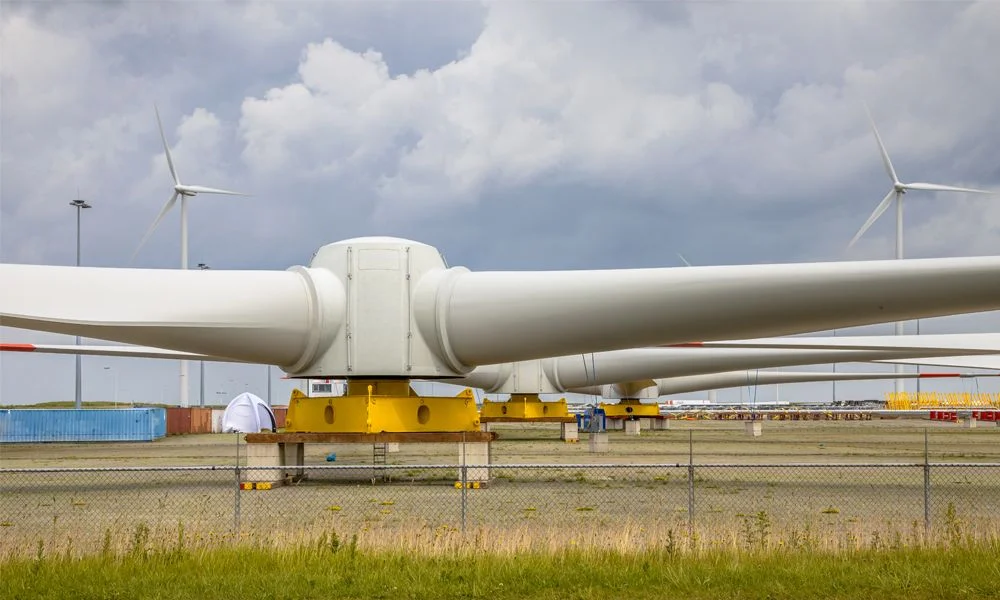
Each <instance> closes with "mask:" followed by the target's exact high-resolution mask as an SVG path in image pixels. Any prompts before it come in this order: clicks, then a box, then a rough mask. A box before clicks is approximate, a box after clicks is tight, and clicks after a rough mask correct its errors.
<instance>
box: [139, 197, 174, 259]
mask: <svg viewBox="0 0 1000 600" xmlns="http://www.w3.org/2000/svg"><path fill="white" fill-rule="evenodd" d="M179 195H180V194H178V193H177V192H174V193H173V195H172V196H170V200H167V203H166V204H164V205H163V209H162V210H160V214H159V215H157V216H156V220H154V221H153V224H152V225H150V227H149V229H148V230H146V235H144V236H142V241H141V242H139V246H138V247H137V248H136V249H135V252H133V253H132V258H130V259H129V261H128V262H129V264H132V262H133V261H134V260H135V257H136V256H137V255H138V254H139V250H142V247H143V246H144V245H145V244H146V242H147V241H149V237H150V236H151V235H153V232H154V231H156V228H157V227H158V226H159V225H160V221H162V220H163V218H164V217H165V216H167V213H168V212H170V209H171V208H173V206H174V204H175V203H176V202H177V196H179Z"/></svg>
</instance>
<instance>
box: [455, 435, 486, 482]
mask: <svg viewBox="0 0 1000 600" xmlns="http://www.w3.org/2000/svg"><path fill="white" fill-rule="evenodd" d="M458 464H459V465H476V466H474V467H470V468H469V469H467V470H466V481H479V482H487V481H489V480H490V468H489V466H483V465H489V464H490V443H489V442H467V443H464V444H459V445H458ZM461 475H462V474H461V473H459V478H461Z"/></svg>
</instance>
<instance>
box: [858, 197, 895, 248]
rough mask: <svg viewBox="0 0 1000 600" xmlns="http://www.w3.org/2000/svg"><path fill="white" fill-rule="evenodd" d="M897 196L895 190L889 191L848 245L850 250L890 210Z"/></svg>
mask: <svg viewBox="0 0 1000 600" xmlns="http://www.w3.org/2000/svg"><path fill="white" fill-rule="evenodd" d="M895 195H896V190H895V189H891V190H889V193H888V194H886V195H885V198H882V201H881V202H879V204H878V206H876V207H875V211H874V212H872V214H871V216H869V217H868V220H867V221H865V224H864V225H862V226H861V229H859V230H858V232H857V233H855V234H854V237H853V238H851V241H850V243H848V244H847V247H848V248H850V247H851V246H853V245H854V244H855V243H856V242H857V241H858V240H860V239H861V236H863V235H864V234H865V232H866V231H868V229H869V228H870V227H871V226H872V225H874V224H875V221H878V218H879V217H881V216H882V213H884V212H885V211H886V210H887V209H888V208H889V205H890V204H892V199H893V197H894V196H895Z"/></svg>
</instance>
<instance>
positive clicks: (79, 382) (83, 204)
mask: <svg viewBox="0 0 1000 600" xmlns="http://www.w3.org/2000/svg"><path fill="white" fill-rule="evenodd" d="M76 195H77V196H79V195H80V193H79V192H77V194H76ZM69 205H70V206H73V207H75V208H76V266H78V267H79V266H80V210H81V209H84V208H90V205H89V204H87V201H86V200H81V199H79V198H77V199H76V200H73V201H71V202H70V203H69ZM76 345H77V346H79V345H80V336H76ZM81 358H82V357H81V356H80V355H79V354H77V355H76V396H75V397H74V400H73V406H74V408H76V409H77V410H79V409H81V408H83V363H82V361H81Z"/></svg>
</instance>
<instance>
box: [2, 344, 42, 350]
mask: <svg viewBox="0 0 1000 600" xmlns="http://www.w3.org/2000/svg"><path fill="white" fill-rule="evenodd" d="M34 351H35V346H34V344H0V352H34Z"/></svg>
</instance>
